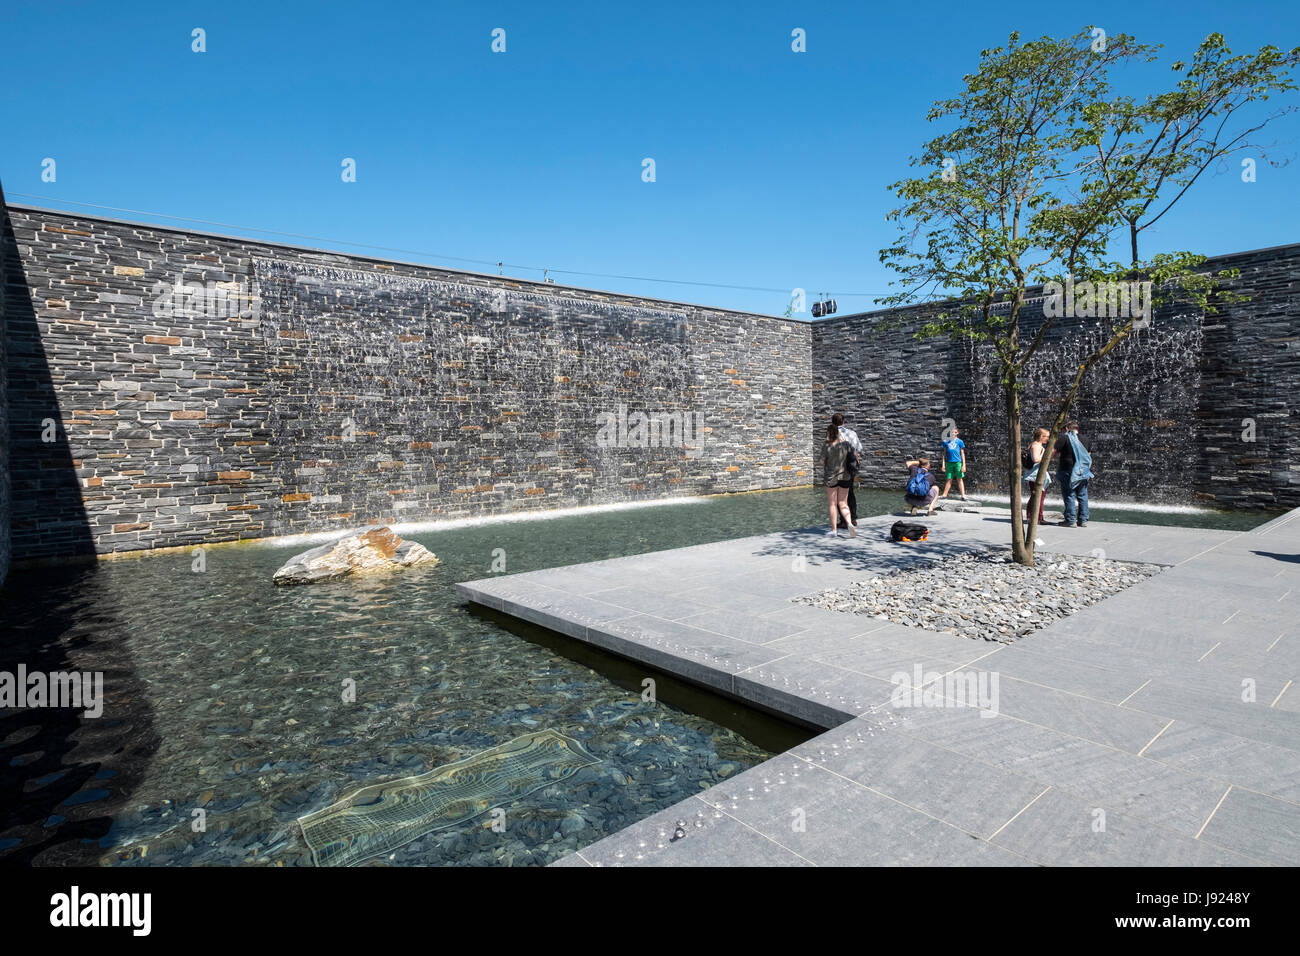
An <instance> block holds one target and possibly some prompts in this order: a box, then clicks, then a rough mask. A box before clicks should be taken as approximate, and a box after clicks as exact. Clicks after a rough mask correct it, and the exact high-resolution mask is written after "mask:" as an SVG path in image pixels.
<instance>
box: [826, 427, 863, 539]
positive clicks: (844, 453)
mask: <svg viewBox="0 0 1300 956" xmlns="http://www.w3.org/2000/svg"><path fill="white" fill-rule="evenodd" d="M852 454H853V446H852V445H850V444H849V443H848V442H846V441H841V440H840V428H839V426H838V425H834V424H832V425H827V426H826V446H825V447H824V448H823V449H822V470H823V472H824V474H825V476H826V478H825V481H826V506H827V508H829V509H830V513H831V530H830V531H828V532H826V535H827V537H831V538H838V537H839V536H840V530H839V521H840V518H841V517H843V519H844V523H845V525H847V526H848V529H849V537H851V538H856V537H857V536H858V529H857V528H855V527H853V521H852V518H851V516H850V515H849V489H850V488H852V487H853V472H852V471H851V470H850V469H849V456H850V455H852Z"/></svg>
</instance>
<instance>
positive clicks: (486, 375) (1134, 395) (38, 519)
mask: <svg viewBox="0 0 1300 956" xmlns="http://www.w3.org/2000/svg"><path fill="white" fill-rule="evenodd" d="M2 247H3V248H2V249H0V252H2V253H3V256H2V257H0V259H2V263H3V270H4V273H3V279H2V280H0V281H2V283H3V289H4V293H5V294H4V299H3V309H4V311H3V323H4V334H3V336H0V348H3V349H4V352H5V355H4V360H3V361H0V370H3V373H4V374H5V375H6V377H7V382H6V383H5V387H4V388H0V396H3V400H4V401H7V405H8V408H7V414H0V421H4V420H6V419H7V422H8V435H7V440H6V441H3V442H0V458H3V457H4V456H7V457H8V462H7V465H8V467H7V468H6V469H5V475H6V477H7V479H8V482H7V485H6V484H5V483H2V482H0V542H3V540H4V529H5V526H6V524H7V525H8V530H9V536H10V537H9V541H10V552H11V554H12V558H13V560H15V561H25V562H27V561H39V560H42V559H47V558H64V557H68V556H71V555H93V554H102V553H106V552H114V551H128V550H141V549H151V548H159V547H170V546H193V545H199V544H204V543H211V542H218V541H231V540H236V539H240V538H256V537H262V536H267V535H273V534H286V533H294V532H304V531H324V530H331V529H345V528H350V527H354V526H357V525H363V524H367V523H374V522H392V521H414V520H424V519H437V518H448V517H458V516H471V515H487V514H500V513H507V512H514V511H522V510H530V509H552V508H558V507H566V506H573V505H586V504H600V503H610V502H624V501H636V500H647V499H657V498H665V497H673V496H679V495H680V496H684V495H697V494H708V493H714V492H727V491H744V490H755V489H763V488H777V487H789V486H799V485H806V484H808V483H810V482H812V481H816V480H818V479H819V477H820V476H819V475H818V474H817V467H816V464H815V460H816V459H819V454H818V452H819V449H820V444H821V437H822V427H823V423H824V422H825V421H826V420H827V418H828V417H829V415H830V414H831V412H832V411H834V410H843V411H844V412H845V413H846V414H848V415H849V417H850V419H851V421H852V422H853V424H854V425H855V427H856V428H857V429H858V431H859V434H860V435H861V437H862V439H863V441H864V442H865V443H866V446H867V460H866V480H867V482H868V483H869V484H873V485H876V486H879V487H901V483H902V476H901V462H902V461H903V460H904V459H906V458H909V457H914V456H916V455H917V454H924V453H928V454H929V455H930V456H931V457H935V458H937V457H938V438H939V433H940V431H941V430H942V428H943V422H944V419H946V418H951V419H954V420H955V421H956V422H957V423H958V424H959V425H960V426H961V427H962V429H963V437H964V438H965V439H966V441H967V444H968V446H969V448H968V451H969V457H970V462H971V469H970V479H971V480H970V486H971V488H973V489H974V490H977V491H993V490H1000V489H1002V488H1004V487H1005V485H1006V477H1005V474H1004V473H1003V472H1004V467H1005V466H1004V465H1003V462H1002V456H1003V450H1002V442H1003V438H1002V429H1003V426H1002V419H1003V414H1004V413H1003V411H1002V409H1001V407H1000V403H1001V396H1000V394H999V391H998V388H997V384H996V382H994V381H993V379H992V363H991V362H990V361H989V357H988V356H987V354H985V353H983V352H981V351H980V350H978V349H972V348H970V347H969V346H968V345H954V344H952V343H950V342H948V341H947V340H932V341H918V340H916V339H915V338H914V337H913V336H912V331H913V330H914V329H915V327H916V326H917V324H918V323H919V322H920V321H921V320H922V318H923V317H924V315H925V314H927V312H928V311H930V310H932V308H933V307H918V308H914V309H905V310H895V311H891V312H888V313H884V312H881V313H868V314H865V315H851V316H843V317H836V318H833V319H830V320H825V321H822V322H819V323H813V324H805V323H799V322H789V321H785V320H781V319H774V318H770V317H766V316H758V315H749V314H744V313H736V312H728V311H725V310H717V309H706V308H701V307H696V306H691V305H686V304H680V303H673V302H665V301H659V300H653V299H644V298H637V297H632V296H622V295H614V294H607V293H601V292H594V291H589V290H581V289H571V288H567V287H560V286H555V285H549V284H539V283H529V282H523V281H517V280H513V279H507V278H502V277H495V276H484V275H478V274H473V273H464V272H456V271H452V270H444V269H433V268H428V267H423V266H412V265H404V264H400V263H393V262H385V261H382V260H376V259H369V258H365V257H359V256H347V255H341V254H334V253H322V252H314V251H310V250H304V249H297V248H290V247H284V246H276V245H272V244H266V243H258V242H254V241H248V240H241V239H233V238H229V237H220V236H209V235H203V234H198V233H192V232H185V231H180V230H173V229H165V228H160V227H154V226H144V225H138V224H131V223H122V222H116V221H112V220H105V219H100V218H94V217H84V216H78V215H72V214H67V213H57V212H49V211H42V210H35V209H29V208H24V207H13V206H10V207H8V217H7V220H6V221H5V231H4V237H3V242H2ZM1211 265H1213V266H1215V267H1228V266H1235V267H1237V268H1240V269H1241V270H1242V277H1241V279H1240V280H1239V281H1238V282H1237V283H1235V284H1236V285H1237V286H1238V287H1239V289H1240V290H1241V291H1242V292H1244V293H1245V294H1247V295H1249V296H1250V301H1248V302H1246V303H1242V304H1238V305H1233V306H1228V307H1226V308H1225V310H1224V311H1223V312H1222V314H1220V315H1218V316H1212V317H1209V318H1206V317H1203V316H1199V315H1194V314H1191V313H1188V312H1179V311H1177V310H1167V311H1166V312H1164V313H1162V314H1158V315H1157V317H1156V321H1155V322H1154V323H1153V326H1152V328H1151V329H1150V330H1149V331H1147V332H1144V333H1141V335H1140V337H1139V339H1138V341H1136V342H1134V343H1133V344H1132V345H1131V346H1126V347H1125V348H1124V349H1123V350H1122V352H1121V354H1119V355H1117V356H1115V357H1114V358H1112V359H1110V360H1108V362H1107V363H1106V364H1105V365H1103V366H1101V367H1099V368H1098V369H1097V370H1096V372H1095V373H1094V375H1093V376H1092V377H1091V378H1090V379H1089V385H1088V386H1087V388H1086V389H1085V392H1084V394H1083V395H1082V396H1081V397H1080V400H1079V402H1078V405H1077V409H1076V414H1077V417H1078V418H1079V419H1080V420H1081V421H1082V422H1083V423H1084V437H1085V440H1086V441H1088V443H1089V445H1090V447H1091V448H1092V450H1093V452H1094V454H1095V456H1096V458H1097V471H1098V475H1099V477H1098V479H1097V481H1096V483H1095V490H1096V494H1097V496H1098V497H1110V498H1112V499H1115V498H1126V497H1131V498H1136V499H1140V500H1152V499H1155V500H1166V501H1172V502H1185V503H1197V504H1210V505H1215V506H1221V507H1246V508H1251V507H1296V506H1300V463H1297V462H1296V461H1295V458H1294V455H1293V452H1292V448H1293V447H1294V445H1295V443H1296V441H1297V440H1298V439H1300V433H1298V432H1297V428H1296V420H1295V415H1296V411H1295V405H1296V402H1295V400H1294V396H1295V394H1296V391H1297V386H1300V346H1297V342H1300V331H1298V329H1300V317H1298V310H1297V303H1296V288H1297V283H1298V282H1300V246H1286V247H1280V248H1276V249H1267V250H1260V251H1257V252H1251V253H1244V254H1241V255H1236V256H1227V257H1223V258H1221V259H1217V260H1214V261H1213V262H1212V263H1211ZM178 283H180V285H179V286H178ZM882 320H888V323H889V327H887V328H882V327H881V323H882ZM1039 320H1040V319H1035V318H1034V317H1033V316H1029V317H1027V318H1026V329H1027V331H1030V332H1031V331H1032V330H1033V328H1034V327H1035V325H1034V324H1035V322H1036V321H1039ZM1096 334H1098V333H1097V331H1096V330H1090V329H1089V328H1087V327H1086V324H1085V325H1084V326H1082V327H1081V326H1080V324H1079V323H1061V324H1060V325H1059V327H1058V328H1057V329H1056V330H1055V331H1054V332H1053V334H1052V335H1051V336H1049V339H1048V342H1047V344H1046V346H1045V348H1044V351H1043V357H1042V359H1041V360H1040V361H1038V362H1037V363H1035V364H1034V365H1033V366H1031V367H1030V368H1029V369H1027V370H1026V376H1027V387H1026V413H1025V416H1024V418H1025V423H1026V425H1027V426H1028V425H1030V424H1034V423H1037V422H1038V421H1045V420H1046V418H1047V415H1048V412H1049V411H1050V409H1051V400H1052V399H1053V398H1054V397H1056V396H1058V395H1059V394H1060V393H1061V392H1062V391H1063V389H1064V383H1065V381H1066V377H1067V376H1068V371H1069V368H1070V365H1071V363H1072V362H1073V361H1075V360H1076V359H1077V356H1078V355H1079V354H1081V351H1082V350H1083V349H1086V348H1087V346H1088V344H1089V342H1090V341H1091V338H1093V337H1095V336H1096ZM638 413H640V414H643V415H661V416H670V417H672V416H675V418H674V419H673V421H674V422H675V423H678V424H679V430H678V431H676V432H675V433H673V432H671V431H670V433H669V435H668V438H669V441H668V442H665V443H659V444H657V445H656V446H651V447H645V445H644V443H642V442H638V441H637V438H638V433H637V431H636V429H635V422H636V416H637V414H638ZM620 415H621V418H622V421H623V429H622V437H623V438H624V439H626V440H624V441H622V442H619V441H618V439H619V437H620V435H619V432H620V429H619V427H618V420H619V418H620ZM602 416H608V417H609V418H611V419H614V422H615V424H614V425H613V426H612V427H611V428H608V429H606V430H605V431H602V430H601V425H602V422H603V419H602ZM683 417H685V419H686V420H687V421H688V422H690V423H691V424H694V423H695V422H696V421H699V422H700V424H701V425H702V429H703V430H702V433H701V434H702V438H703V442H702V448H701V447H699V445H698V443H697V442H692V441H685V442H683V441H682V438H683V437H688V438H694V437H696V436H693V435H691V436H683V435H682V433H681V431H680V423H681V422H682V420H683ZM1247 419H1249V420H1250V421H1251V422H1252V423H1253V425H1247V424H1245V423H1244V420H1247ZM629 425H630V426H632V427H631V429H630V430H629V428H628V426H629ZM1252 429H1253V433H1252ZM629 431H630V433H629ZM0 434H2V433H0ZM607 434H608V435H610V437H613V438H614V439H615V442H614V443H613V445H612V446H611V445H610V443H608V442H604V441H602V440H601V439H602V437H603V436H605V435H607ZM1243 436H1246V437H1252V438H1253V439H1254V440H1253V441H1250V440H1244V438H1243ZM674 439H676V441H674ZM6 495H7V498H6ZM5 560H6V557H5V550H4V545H3V543H0V568H3V567H4V561H5Z"/></svg>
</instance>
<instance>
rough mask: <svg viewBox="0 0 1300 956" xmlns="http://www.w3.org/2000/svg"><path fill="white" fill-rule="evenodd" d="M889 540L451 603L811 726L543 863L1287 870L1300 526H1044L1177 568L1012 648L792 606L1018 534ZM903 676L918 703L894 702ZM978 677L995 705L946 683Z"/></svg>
mask: <svg viewBox="0 0 1300 956" xmlns="http://www.w3.org/2000/svg"><path fill="white" fill-rule="evenodd" d="M894 520H895V519H894V518H893V517H892V516H884V517H880V518H874V519H870V520H866V521H863V522H862V525H861V528H860V532H861V535H862V537H860V538H859V539H858V540H856V541H855V540H851V539H832V538H827V537H825V535H824V532H823V530H821V529H808V530H803V531H790V532H782V533H778V534H769V535H761V536H757V537H752V538H743V539H739V540H734V541H724V542H717V543H713V544H706V545H700V546H697V547H692V548H682V549H678V550H674V551H664V552H655V553H651V554H643V555H635V556H631V557H626V558H618V559H614V560H611V561H600V562H595V563H592V564H587V565H579V566H574V567H567V568H555V569H551V570H547V571H537V572H531V573H528V574H517V575H510V576H507V577H500V578H490V579H483V580H480V581H471V582H467V583H465V584H460V585H457V587H458V589H459V590H460V593H461V595H462V597H464V598H465V599H466V600H470V601H475V602H478V603H481V604H484V605H486V606H488V607H492V608H496V609H497V610H500V611H504V612H506V613H508V614H512V615H515V616H517V617H520V618H522V619H524V620H528V621H532V622H534V623H537V624H541V625H544V626H546V627H550V628H552V629H554V630H557V631H560V632H562V633H564V634H568V635H570V636H571V637H575V638H577V639H579V640H583V641H587V642H589V643H592V644H594V645H597V646H599V647H602V648H605V649H607V650H610V651H613V652H615V653H618V654H620V655H623V656H625V657H628V658H631V659H633V660H637V661H641V662H644V663H645V664H647V665H649V666H652V667H654V668H656V669H659V670H662V671H665V672H668V673H671V674H674V675H676V676H679V677H682V678H685V679H687V680H691V681H694V682H696V683H698V684H702V685H704V686H706V687H710V688H713V689H715V690H718V691H721V692H723V693H726V694H730V695H732V696H735V697H737V698H740V699H741V700H744V701H746V702H748V703H751V704H755V705H758V706H761V707H765V708H767V709H770V710H773V711H776V712H778V713H780V714H783V715H786V716H789V717H792V718H795V719H797V720H800V721H803V722H805V723H808V724H812V725H814V726H817V727H821V728H825V732H824V733H822V734H821V735H820V736H817V737H815V738H814V739H812V740H810V741H808V742H807V743H805V744H802V745H800V746H798V747H795V748H794V749H792V750H790V751H788V752H787V753H784V754H781V755H779V756H777V757H775V758H773V759H772V760H769V761H767V762H766V763H764V764H762V765H760V766H758V767H754V768H753V769H751V770H749V771H746V772H745V773H743V774H739V775H737V776H736V777H735V778H733V779H732V780H729V781H727V782H726V783H725V784H721V785H719V786H716V787H714V788H713V789H711V790H708V791H706V792H704V793H701V794H699V795H697V796H694V797H691V798H690V799H688V800H686V801H683V802H682V803H680V804H677V805H676V806H673V807H670V808H669V809H667V810H665V811H663V812H662V813H659V814H656V815H654V816H652V817H650V818H648V819H646V820H643V821H641V822H640V823H637V824H635V825H634V826H631V827H629V828H627V829H625V830H623V831H621V832H619V833H616V834H614V835H612V836H609V837H607V838H605V839H603V840H600V841H599V842H597V843H595V844H593V845H591V846H589V847H586V848H585V849H583V850H581V851H580V852H579V853H576V854H573V855H571V856H569V857H567V858H566V859H564V860H562V861H560V863H559V864H557V865H565V866H581V865H633V864H641V865H660V866H682V865H714V866H723V865H792V866H806V865H842V864H868V865H917V864H920V865H978V866H986V865H999V866H1001V865H1010V866H1017V865H1034V864H1048V865H1175V866H1191V865H1197V866H1200V865H1207V866H1208V865H1268V864H1279V865H1296V864H1297V863H1300V689H1298V688H1297V687H1296V679H1297V673H1298V672H1300V626H1297V624H1296V623H1295V621H1296V618H1297V614H1298V613H1300V509H1298V510H1297V511H1293V512H1290V513H1288V514H1286V515H1283V516H1282V517H1280V518H1277V519H1275V520H1274V521H1271V522H1269V523H1268V524H1267V525H1264V526H1263V527H1261V528H1258V529H1255V530H1254V531H1250V532H1245V533H1240V534H1238V533H1234V532H1224V531H1202V530H1195V529H1186V528H1162V527H1151V526H1146V525H1125V524H1109V523H1105V524H1099V523H1096V522H1094V523H1092V524H1090V525H1089V526H1088V527H1087V528H1082V529H1079V528H1057V527H1047V528H1043V529H1041V531H1040V537H1041V538H1042V539H1043V541H1044V543H1045V549H1046V550H1049V551H1054V552H1063V553H1071V554H1084V555H1086V554H1089V553H1095V552H1096V551H1097V549H1100V551H1101V552H1102V553H1101V554H1100V555H1098V558H1099V560H1141V561H1147V562H1155V563H1159V564H1164V565H1168V567H1167V569H1166V570H1164V571H1162V572H1161V573H1160V574H1157V575H1155V576H1154V577H1152V578H1150V579H1147V580H1145V581H1143V582H1142V583H1140V584H1138V585H1135V586H1134V587H1132V588H1130V589H1129V590H1127V591H1124V592H1122V593H1120V594H1118V595H1115V596H1113V597H1111V598H1108V599H1106V600H1105V601H1102V602H1101V603H1099V604H1096V605H1094V606H1092V607H1089V608H1085V609H1083V610H1082V611H1079V612H1078V613H1076V614H1074V615H1073V616H1072V617H1070V618H1068V619H1066V620H1064V621H1059V622H1057V623H1055V624H1053V625H1051V626H1050V627H1047V628H1045V629H1043V630H1041V631H1038V632H1035V633H1033V634H1031V635H1029V636H1027V637H1025V638H1023V639H1021V640H1020V641H1018V642H1016V643H1014V644H1010V645H1003V644H995V643H988V642H984V641H975V640H969V639H966V638H960V637H956V636H954V635H948V634H942V633H936V632H932V631H924V630H920V629H918V628H911V627H904V626H901V625H898V624H892V623H887V622H883V621H879V620H875V619H869V618H862V617H855V616H851V615H846V614H841V613H837V612H834V611H827V610H822V609H819V608H813V607H806V606H801V605H793V604H790V603H789V599H790V598H791V597H794V596H797V595H800V594H808V593H811V592H815V591H819V590H822V589H824V588H828V587H839V586H842V585H844V584H847V583H849V582H851V581H855V580H859V579H861V578H863V577H864V576H875V575H878V574H887V573H889V572H890V571H891V570H896V569H898V568H902V567H906V566H909V565H911V564H913V563H916V562H920V561H925V560H927V557H926V556H927V555H937V554H944V553H955V552H958V551H963V550H966V549H969V548H971V547H973V546H979V545H984V544H999V545H1000V544H1002V543H1003V542H1004V541H1005V540H1006V538H1007V530H1008V529H1007V520H1008V519H1007V518H1005V517H999V516H998V515H996V514H995V513H992V512H983V513H980V514H957V513H947V514H944V515H942V516H941V517H938V518H936V519H934V520H933V521H932V522H930V524H931V527H932V529H933V530H932V532H931V535H930V540H929V541H927V542H926V543H925V544H923V545H919V546H918V545H896V544H893V543H891V542H889V541H887V540H886V531H887V529H888V527H889V525H890V524H891V523H892V522H893V521H894ZM918 665H919V666H920V669H921V672H922V675H923V678H922V679H923V681H925V682H929V684H930V685H931V690H932V692H933V693H932V695H931V697H929V698H922V699H921V703H922V704H923V706H903V707H895V706H893V705H892V703H891V693H892V692H893V691H894V688H895V684H894V682H893V677H894V675H896V674H899V673H900V672H901V673H905V674H912V673H914V672H915V670H914V669H915V668H916V667H917V666H918ZM958 672H960V674H958ZM980 673H983V674H984V675H985V680H986V681H989V682H990V683H989V684H988V685H986V686H992V685H991V681H992V679H993V678H994V677H996V679H997V684H996V687H997V695H996V699H995V700H994V701H993V706H986V707H980V706H978V705H977V704H976V703H973V702H972V698H971V697H968V696H963V695H962V693H961V692H962V691H964V690H965V689H966V687H967V686H968V685H966V684H953V683H952V678H953V677H956V676H966V675H974V676H976V677H977V675H978V674H980ZM938 675H948V681H947V683H943V682H942V681H939V682H936V678H937V677H938ZM935 685H937V690H936V689H935ZM945 691H946V693H945ZM927 700H928V703H927ZM984 703H986V704H987V703H989V701H984ZM936 704H938V706H936Z"/></svg>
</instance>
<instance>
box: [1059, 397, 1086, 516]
mask: <svg viewBox="0 0 1300 956" xmlns="http://www.w3.org/2000/svg"><path fill="white" fill-rule="evenodd" d="M1053 451H1054V453H1055V455H1056V480H1057V483H1058V484H1059V485H1060V486H1061V499H1062V501H1063V502H1064V504H1065V520H1064V521H1062V522H1061V527H1062V528H1072V527H1074V522H1075V514H1076V511H1077V514H1078V521H1079V527H1080V528H1084V527H1087V524H1088V481H1089V479H1091V478H1092V455H1091V454H1090V453H1089V451H1088V449H1087V448H1085V447H1084V446H1083V442H1081V441H1080V440H1079V423H1078V422H1069V423H1067V424H1066V426H1065V434H1064V435H1062V436H1061V437H1060V438H1058V439H1057V440H1056V444H1055V445H1054V446H1053Z"/></svg>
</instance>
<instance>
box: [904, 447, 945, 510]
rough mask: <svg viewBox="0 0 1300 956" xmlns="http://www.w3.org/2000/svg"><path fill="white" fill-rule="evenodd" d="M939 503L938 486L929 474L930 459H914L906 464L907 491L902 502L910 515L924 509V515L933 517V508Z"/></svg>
mask: <svg viewBox="0 0 1300 956" xmlns="http://www.w3.org/2000/svg"><path fill="white" fill-rule="evenodd" d="M938 501H939V486H938V485H937V484H935V482H934V475H932V474H930V459H929V458H916V459H913V460H912V461H909V462H908V463H907V491H906V492H905V493H904V494H903V502H904V503H905V504H906V505H907V509H908V512H909V513H910V514H916V509H917V508H925V509H926V511H925V513H926V514H927V515H928V516H930V517H933V516H934V507H935V505H936V504H938Z"/></svg>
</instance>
